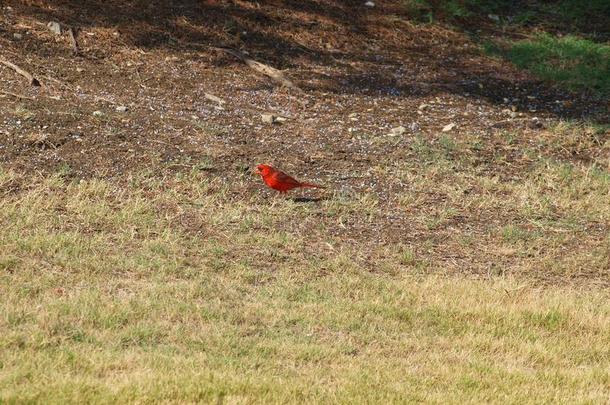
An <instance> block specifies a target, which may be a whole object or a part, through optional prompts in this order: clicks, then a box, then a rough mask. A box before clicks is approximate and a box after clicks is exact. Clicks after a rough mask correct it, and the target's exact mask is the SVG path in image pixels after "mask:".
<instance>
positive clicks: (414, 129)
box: [409, 122, 421, 132]
mask: <svg viewBox="0 0 610 405" xmlns="http://www.w3.org/2000/svg"><path fill="white" fill-rule="evenodd" d="M409 129H410V130H411V131H412V132H417V131H419V130H420V129H421V128H420V126H419V124H418V123H417V122H412V123H411V125H409Z"/></svg>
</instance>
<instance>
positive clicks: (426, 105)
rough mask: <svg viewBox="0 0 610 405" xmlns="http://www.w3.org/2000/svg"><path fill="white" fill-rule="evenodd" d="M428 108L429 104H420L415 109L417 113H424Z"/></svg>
mask: <svg viewBox="0 0 610 405" xmlns="http://www.w3.org/2000/svg"><path fill="white" fill-rule="evenodd" d="M428 107H430V104H420V105H419V107H417V109H418V110H419V111H424V110H425V109H426V108H428Z"/></svg>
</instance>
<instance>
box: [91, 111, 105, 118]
mask: <svg viewBox="0 0 610 405" xmlns="http://www.w3.org/2000/svg"><path fill="white" fill-rule="evenodd" d="M93 116H94V117H103V116H104V113H103V112H101V111H100V110H97V111H93Z"/></svg>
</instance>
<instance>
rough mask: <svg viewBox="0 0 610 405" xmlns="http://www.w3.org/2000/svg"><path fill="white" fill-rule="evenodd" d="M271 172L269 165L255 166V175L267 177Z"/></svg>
mask: <svg viewBox="0 0 610 405" xmlns="http://www.w3.org/2000/svg"><path fill="white" fill-rule="evenodd" d="M272 171H273V168H272V167H271V166H269V165H258V166H256V174H260V175H261V176H267V175H269V174H270V173H271V172H272Z"/></svg>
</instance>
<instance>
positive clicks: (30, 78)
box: [0, 58, 41, 86]
mask: <svg viewBox="0 0 610 405" xmlns="http://www.w3.org/2000/svg"><path fill="white" fill-rule="evenodd" d="M0 63H2V64H3V65H5V66H8V67H10V68H11V69H13V70H14V71H15V72H17V73H19V74H20V75H21V76H23V77H25V78H26V79H28V81H29V82H30V84H31V85H32V86H40V85H41V83H40V81H38V79H36V78H35V77H34V76H32V74H31V73H29V72H26V71H25V70H23V69H21V68H20V67H19V66H17V65H15V64H14V63H12V62H9V61H8V60H6V59H4V58H0Z"/></svg>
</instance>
